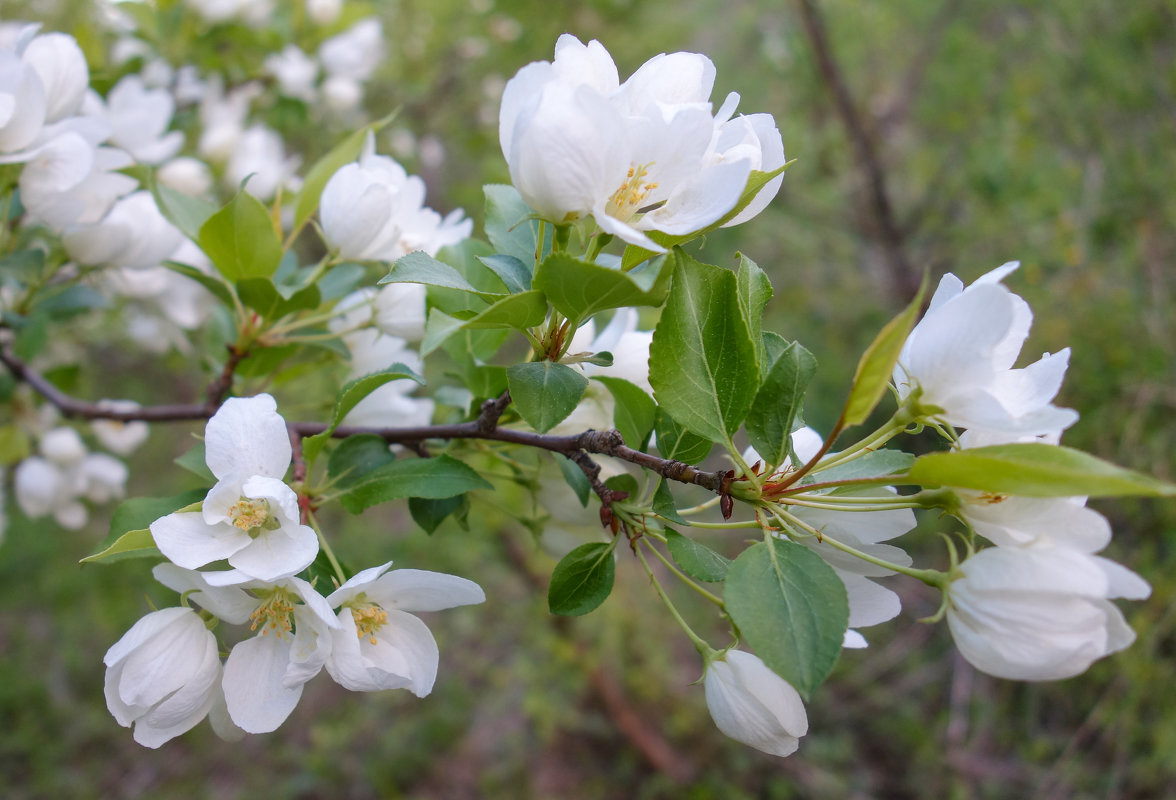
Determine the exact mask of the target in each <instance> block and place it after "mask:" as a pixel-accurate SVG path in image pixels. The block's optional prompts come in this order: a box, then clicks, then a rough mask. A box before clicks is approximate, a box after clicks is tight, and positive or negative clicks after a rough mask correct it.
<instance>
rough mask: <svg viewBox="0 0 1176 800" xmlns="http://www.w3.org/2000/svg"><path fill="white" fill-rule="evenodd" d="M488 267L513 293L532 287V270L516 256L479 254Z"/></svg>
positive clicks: (480, 259)
mask: <svg viewBox="0 0 1176 800" xmlns="http://www.w3.org/2000/svg"><path fill="white" fill-rule="evenodd" d="M478 260H479V261H481V262H482V263H483V264H485V265H486V267H487V268H488V269H489V270H490V271H492V272H493V273H494V274H495V275H497V276H498V278H499V280H501V281H502V285H503V286H505V287H506V290H507V291H508V292H510V293H511V294H517V293H519V292H526V291H529V290H530V288H531V270H530V269H528V268H527V265H526V264H524V263H523V262H522V261H519V260H518V259H517V258H515V257H514V256H504V255H493V256H479V257H478Z"/></svg>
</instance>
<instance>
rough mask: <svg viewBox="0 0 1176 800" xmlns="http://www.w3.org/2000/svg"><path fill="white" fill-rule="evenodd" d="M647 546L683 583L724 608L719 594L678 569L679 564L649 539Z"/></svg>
mask: <svg viewBox="0 0 1176 800" xmlns="http://www.w3.org/2000/svg"><path fill="white" fill-rule="evenodd" d="M645 546H646V547H648V548H649V549H650V550H651V551H653V554H654V555H655V556H657V557H658V560H659V561H661V562H662V563H663V564H665V565H666V568H667V569H669V570H670V572H672V573H674V574H675V575H677V576H678V578H679V579H680V580H681V581H682V582H683V583H685V584H686V585H687V586H689V587H690V588H691V589H693V590H694V591H696V592H698V593H699V594H700V595H702V596H703V597H705V598H706V599H707V600H710V601H711V602H712V603H714V604H715V605H716V606H718V607H719V608H723V601H722V599H721V598H720V597H719V596H718V595H715V594H712V593H711V592H708V591H707V590H706V589H704V588H702V587H701V586H699V585H698V582H697V581H695V580H694V579H693V578H691V577H690V576H688V575H686V574H685V573H684V572H682V570H680V569H678V567H677V565H675V564H674V562H672V561H670V560H669V559H668V558H666V557H665V556H664V555H662V552H661V551H660V550H658V549H657V548H656V547H654V546H653V545H652V544H650V543H649V542H648V541H646V542H645Z"/></svg>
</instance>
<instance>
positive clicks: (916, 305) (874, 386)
mask: <svg viewBox="0 0 1176 800" xmlns="http://www.w3.org/2000/svg"><path fill="white" fill-rule="evenodd" d="M926 291H927V279H926V277H924V278H923V283H922V285H921V286H919V291H918V292H916V293H915V299H914V300H912V301H911V302H910V304H909V305H907V307H906V308H905V309H903V310H902V312H901V313H900V314H899V315H898V316H896V317H895V318H894V319H892V320H890V322H888V323H886V325H885V326H884V327H883V328H882V330H881V331H879V332H878V335H877V336H876V337H874V341H873V342H871V343H870V346H869V347H867V348H866V352H865V353H863V354H862V357H861V360H860V361H858V365H857V370H856V371H855V372H854V374H853V386H852V387H851V388H850V390H849V398H848V399H847V400H846V401H845V411H844V412H842V419H843V420H844V422H845V425H846V426H847V427H848V426H850V425H860V424H861V423H863V422H865V421H866V418H867V417H869V416H870V414H871V413H873V411H874V409H875V408H876V407H877V405H878V403H879V401H881V400H882V396H883V395H884V394H886V387H887V386H888V385H889V383H890V376H891V375H892V374H893V373H894V365H895V364H896V363H898V356H899V354H900V353H901V352H902V347H903V345H904V344H906V340H907V337H908V336H910V335H911V330H912V329H913V328H914V327H915V322H916V320H917V319H918V316H919V309H920V308H921V307H922V305H923V295H924V294H925V293H926Z"/></svg>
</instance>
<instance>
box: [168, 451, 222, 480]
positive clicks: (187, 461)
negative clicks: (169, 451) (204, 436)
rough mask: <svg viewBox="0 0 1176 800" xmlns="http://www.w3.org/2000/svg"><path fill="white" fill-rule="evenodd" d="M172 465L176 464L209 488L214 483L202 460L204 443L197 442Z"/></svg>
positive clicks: (213, 477)
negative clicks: (206, 483)
mask: <svg viewBox="0 0 1176 800" xmlns="http://www.w3.org/2000/svg"><path fill="white" fill-rule="evenodd" d="M172 463H174V464H177V465H179V466H181V467H183V468H184V469H186V470H188V472H191V473H192V474H193V475H195V476H197V477H199V478H201V479H203V480H206V481H208V484H209V485H210V486H211V485H212V484H214V483H216V476H215V475H213V474H212V470H210V469H209V468H208V464H207V463H206V462H205V460H204V442H197V443H196V444H195V445H193V446H192V447H191V449H189V450H188V452H186V453H184V454H183V455H182V456H180V457H179V458H177V459H175V460H174V461H173V462H172Z"/></svg>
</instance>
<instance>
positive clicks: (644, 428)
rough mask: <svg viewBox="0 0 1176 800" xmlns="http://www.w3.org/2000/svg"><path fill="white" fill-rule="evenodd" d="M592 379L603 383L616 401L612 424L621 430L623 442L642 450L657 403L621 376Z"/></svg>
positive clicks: (651, 426) (653, 420) (650, 431)
mask: <svg viewBox="0 0 1176 800" xmlns="http://www.w3.org/2000/svg"><path fill="white" fill-rule="evenodd" d="M593 380H595V381H598V382H600V383H603V384H604V386H605V388H607V389H608V391H609V393H610V394H611V395H612V396H613V400H615V401H616V407H615V409H614V410H613V424H614V425H615V426H616V428H617V430H618V431H620V432H621V436H622V437H623V438H624V440H625V444H627V445H629V447H632V448H633V449H635V450H644V449H645V445H647V444H648V443H649V434H650V433H652V432H653V424H654V422H655V421H656V420H657V403H655V402H653V398H652V397H650V396H649V395H647V394H646V393H645V391H644V390H643V389H641V388H640V387H638V386H636V385H634V384H632V383H630V382H629V381H627V380H624V379H623V378H607V377H598V378H593Z"/></svg>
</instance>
